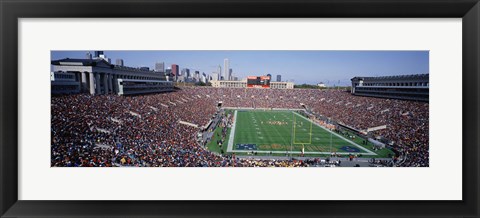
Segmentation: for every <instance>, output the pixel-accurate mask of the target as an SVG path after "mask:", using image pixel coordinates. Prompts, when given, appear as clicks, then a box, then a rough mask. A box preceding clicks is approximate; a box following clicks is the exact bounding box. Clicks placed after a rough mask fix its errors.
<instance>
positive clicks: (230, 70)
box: [228, 68, 233, 80]
mask: <svg viewBox="0 0 480 218" xmlns="http://www.w3.org/2000/svg"><path fill="white" fill-rule="evenodd" d="M228 80H233V70H232V68H230V69H229V70H228Z"/></svg>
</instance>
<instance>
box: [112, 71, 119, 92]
mask: <svg viewBox="0 0 480 218" xmlns="http://www.w3.org/2000/svg"><path fill="white" fill-rule="evenodd" d="M112 76H113V81H112V82H113V88H112V91H113V93H114V94H118V88H117V83H118V82H117V79H118V78H117V77H118V76H117V75H112Z"/></svg>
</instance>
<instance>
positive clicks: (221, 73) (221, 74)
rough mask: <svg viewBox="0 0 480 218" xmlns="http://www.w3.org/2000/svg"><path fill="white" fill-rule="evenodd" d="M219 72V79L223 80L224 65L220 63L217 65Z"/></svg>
mask: <svg viewBox="0 0 480 218" xmlns="http://www.w3.org/2000/svg"><path fill="white" fill-rule="evenodd" d="M217 73H218V80H223V79H222V78H223V72H222V67H221V66H220V65H218V67H217Z"/></svg>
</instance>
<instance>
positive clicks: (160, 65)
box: [155, 62, 165, 73]
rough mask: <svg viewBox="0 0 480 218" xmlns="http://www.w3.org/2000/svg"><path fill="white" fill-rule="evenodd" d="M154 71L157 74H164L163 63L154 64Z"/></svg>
mask: <svg viewBox="0 0 480 218" xmlns="http://www.w3.org/2000/svg"><path fill="white" fill-rule="evenodd" d="M155 71H156V72H159V73H164V72H165V62H157V63H155Z"/></svg>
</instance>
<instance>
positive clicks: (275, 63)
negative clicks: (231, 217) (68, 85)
mask: <svg viewBox="0 0 480 218" xmlns="http://www.w3.org/2000/svg"><path fill="white" fill-rule="evenodd" d="M87 52H88V51H52V52H51V59H52V60H57V59H62V58H67V57H68V58H85V54H86V53H87ZM90 52H91V53H92V54H93V51H90ZM104 53H105V55H106V56H107V57H108V58H111V60H112V63H115V59H117V58H120V59H123V60H124V65H125V66H131V67H150V68H151V69H153V68H154V66H155V63H156V62H165V68H167V67H168V66H171V65H172V64H178V65H179V66H180V68H181V69H182V68H189V69H191V70H199V71H200V72H205V73H206V74H211V73H212V72H215V71H216V69H217V67H218V65H220V66H221V67H222V71H223V60H224V59H225V58H228V59H229V60H230V68H232V69H233V73H234V75H235V76H238V77H240V78H244V77H246V76H249V75H252V76H253V75H265V74H269V73H270V74H272V76H273V79H276V75H277V74H281V75H282V80H284V81H285V80H289V81H291V80H293V81H294V82H295V84H302V83H307V84H316V83H318V82H324V83H325V84H327V85H330V86H333V85H334V84H335V85H337V84H340V85H349V84H350V79H351V78H352V77H355V76H389V75H406V74H423V73H429V52H428V51H104ZM339 82H340V83H339Z"/></svg>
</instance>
